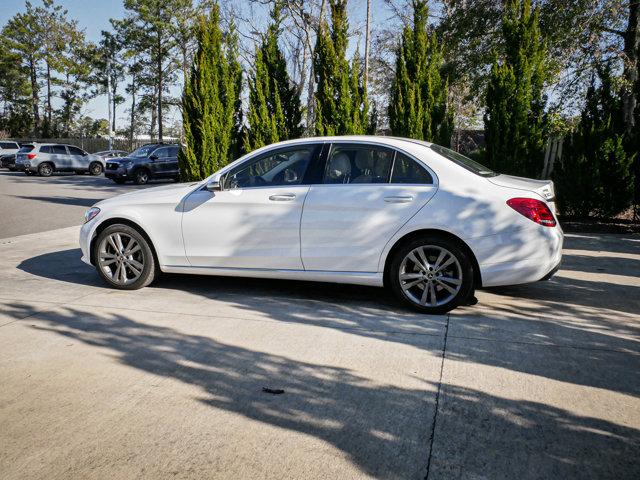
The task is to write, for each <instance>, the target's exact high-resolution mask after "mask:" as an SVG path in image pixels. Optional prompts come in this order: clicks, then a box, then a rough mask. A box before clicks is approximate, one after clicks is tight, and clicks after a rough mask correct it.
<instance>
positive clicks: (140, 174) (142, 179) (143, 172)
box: [133, 168, 149, 185]
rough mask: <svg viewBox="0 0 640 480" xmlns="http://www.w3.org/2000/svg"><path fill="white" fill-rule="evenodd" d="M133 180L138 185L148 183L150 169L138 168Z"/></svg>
mask: <svg viewBox="0 0 640 480" xmlns="http://www.w3.org/2000/svg"><path fill="white" fill-rule="evenodd" d="M133 182H134V183H135V184H136V185H146V184H147V183H148V182H149V170H147V169H144V168H141V169H139V170H136V172H135V174H134V177H133Z"/></svg>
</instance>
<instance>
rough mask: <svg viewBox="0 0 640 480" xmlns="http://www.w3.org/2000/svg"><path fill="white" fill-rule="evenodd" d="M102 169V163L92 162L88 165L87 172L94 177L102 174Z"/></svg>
mask: <svg viewBox="0 0 640 480" xmlns="http://www.w3.org/2000/svg"><path fill="white" fill-rule="evenodd" d="M103 171H104V169H103V168H102V164H101V163H100V162H93V163H91V165H89V173H90V174H91V175H93V176H94V177H97V176H98V175H102V172H103Z"/></svg>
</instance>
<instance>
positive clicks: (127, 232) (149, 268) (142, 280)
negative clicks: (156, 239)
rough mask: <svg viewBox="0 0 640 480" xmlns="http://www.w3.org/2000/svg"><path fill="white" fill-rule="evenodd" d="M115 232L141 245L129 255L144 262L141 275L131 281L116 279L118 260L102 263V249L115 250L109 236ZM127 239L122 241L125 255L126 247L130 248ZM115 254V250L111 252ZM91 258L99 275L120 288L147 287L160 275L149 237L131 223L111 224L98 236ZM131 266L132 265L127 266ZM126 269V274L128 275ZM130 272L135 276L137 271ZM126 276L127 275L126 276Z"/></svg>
mask: <svg viewBox="0 0 640 480" xmlns="http://www.w3.org/2000/svg"><path fill="white" fill-rule="evenodd" d="M113 234H119V235H120V236H121V237H122V238H125V237H129V238H132V239H134V240H135V241H136V242H137V244H138V245H139V246H140V249H139V250H137V251H136V252H135V253H134V254H132V255H129V257H132V258H131V259H130V260H135V261H136V262H138V263H142V265H143V268H142V269H141V273H140V275H139V276H138V277H137V278H136V279H135V280H133V281H131V282H130V283H126V284H125V283H122V282H120V281H116V280H114V278H113V277H114V276H115V275H116V274H117V262H118V261H117V260H116V263H115V264H114V263H112V264H111V265H103V264H101V261H100V258H101V249H105V253H107V254H110V253H109V252H111V251H112V250H113V247H112V246H111V244H110V243H109V237H110V236H111V235H113ZM124 242H125V240H123V241H122V244H123V246H124V249H125V250H124V252H121V253H123V256H124V257H127V255H126V249H127V248H128V246H129V245H130V244H129V241H127V243H126V244H124ZM111 254H113V252H111ZM91 258H92V259H93V263H94V264H95V267H96V271H97V272H98V275H99V276H100V277H101V278H102V279H103V280H104V281H105V282H106V283H107V284H108V285H109V286H110V287H113V288H117V289H119V290H137V289H139V288H143V287H146V286H147V285H150V284H151V283H152V282H153V280H154V279H155V278H156V277H157V276H158V275H159V273H160V270H159V268H158V262H157V261H156V258H155V255H154V254H153V251H152V249H151V246H150V245H149V242H148V241H147V239H146V238H145V237H144V235H142V234H141V233H140V232H139V231H138V230H136V229H135V228H132V227H130V226H129V225H124V224H115V225H110V226H108V227H107V228H105V229H104V230H103V231H102V232H100V235H98V238H97V239H96V241H95V242H94V243H93V251H92V252H91ZM127 268H129V269H130V268H131V267H127ZM126 274H127V273H126V270H125V276H126ZM129 274H130V275H132V276H134V275H135V273H134V272H133V271H132V270H129ZM125 278H126V277H125Z"/></svg>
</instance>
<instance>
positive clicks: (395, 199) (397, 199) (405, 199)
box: [384, 195, 413, 203]
mask: <svg viewBox="0 0 640 480" xmlns="http://www.w3.org/2000/svg"><path fill="white" fill-rule="evenodd" d="M384 201H385V202H387V203H409V202H412V201H413V197H411V196H409V195H407V196H404V197H403V196H399V197H384Z"/></svg>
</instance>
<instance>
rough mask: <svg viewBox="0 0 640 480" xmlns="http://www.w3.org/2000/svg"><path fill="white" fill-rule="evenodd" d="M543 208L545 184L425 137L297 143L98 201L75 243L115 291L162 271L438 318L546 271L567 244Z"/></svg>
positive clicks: (547, 201)
mask: <svg viewBox="0 0 640 480" xmlns="http://www.w3.org/2000/svg"><path fill="white" fill-rule="evenodd" d="M553 200H554V190H553V183H552V182H550V181H542V180H530V179H525V178H519V177H511V176H507V175H499V174H497V173H494V172H492V171H491V170H489V169H487V168H485V167H484V166H482V165H480V164H478V163H476V162H474V161H472V160H470V159H468V158H466V157H464V156H462V155H460V154H458V153H456V152H453V151H451V150H448V149H446V148H443V147H440V146H438V145H434V144H430V143H427V142H422V141H418V140H410V139H401V138H391V137H358V136H353V137H326V138H305V139H300V140H291V141H287V142H282V143H278V144H275V145H270V146H268V147H264V148H261V149H259V150H256V151H254V152H252V153H250V154H248V155H246V156H244V157H242V158H240V159H239V160H237V161H235V162H233V163H231V164H229V165H227V166H226V167H224V168H223V169H221V170H220V171H219V172H217V173H215V174H213V175H212V176H210V177H209V178H207V179H205V180H203V181H201V182H198V183H191V184H179V185H168V186H163V187H158V188H152V189H147V190H142V191H137V192H133V193H128V194H125V195H121V196H118V197H115V198H111V199H109V200H105V201H102V202H100V203H98V204H96V205H95V206H94V207H92V208H91V209H89V210H88V211H87V213H86V218H85V219H86V223H85V224H84V226H83V227H82V230H81V233H80V246H81V248H82V254H83V257H82V259H83V260H84V261H85V262H87V263H89V264H91V265H94V266H95V268H96V270H97V271H98V274H99V275H100V276H101V277H102V278H103V279H104V281H105V282H106V283H108V284H109V285H111V286H112V287H115V288H121V289H137V288H141V287H144V286H146V285H149V284H150V283H151V282H152V281H153V280H154V278H156V277H157V276H158V274H159V273H160V272H161V271H162V272H172V273H197V274H208V275H227V276H241V277H261V278H281V279H295V280H312V281H320V282H337V283H353V284H361V285H374V286H385V287H387V288H390V289H391V290H392V291H393V292H394V293H395V294H396V295H397V296H398V298H399V299H400V300H401V301H403V302H404V303H405V304H407V305H409V306H411V307H413V308H415V309H417V310H419V311H422V312H426V313H442V312H446V311H448V310H451V309H452V308H455V307H456V306H458V305H461V304H465V303H466V302H468V301H469V299H470V298H472V296H473V292H474V289H475V288H478V287H481V286H483V287H489V286H498V285H512V284H519V283H528V282H535V281H538V280H541V279H546V278H549V277H550V276H551V275H553V273H554V272H555V271H556V269H557V268H558V266H559V264H560V260H561V255H562V253H561V252H562V242H563V234H562V230H561V229H560V226H559V225H558V222H557V219H556V217H555V214H554V204H553Z"/></svg>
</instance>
